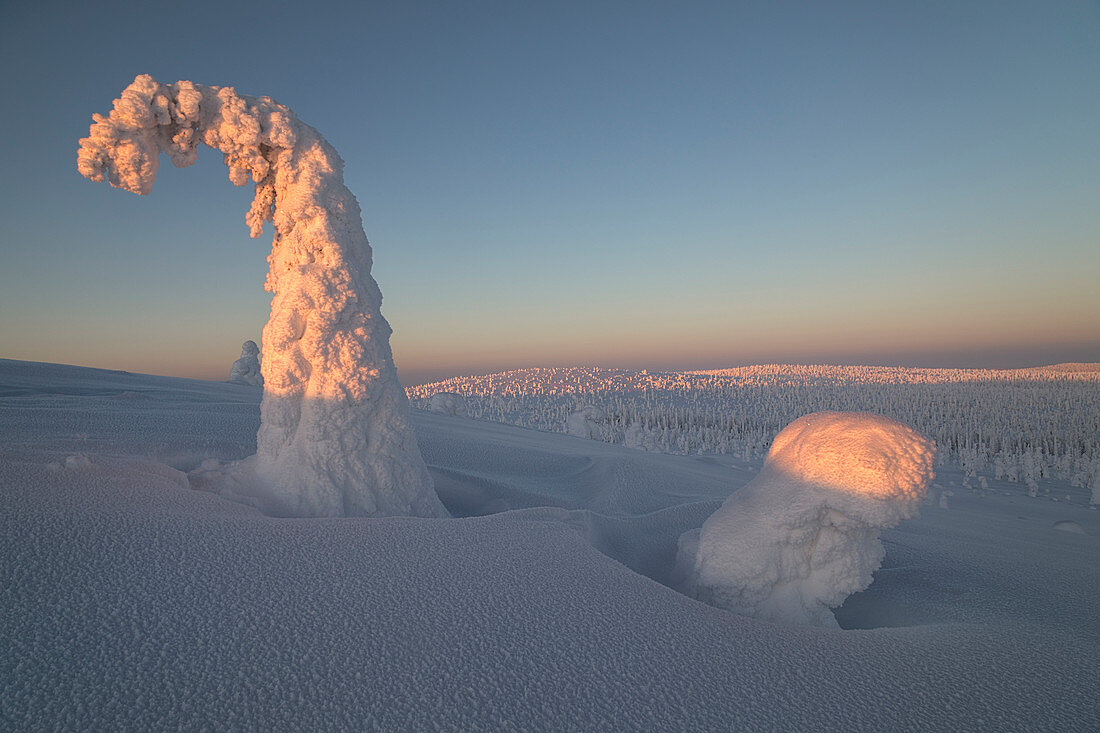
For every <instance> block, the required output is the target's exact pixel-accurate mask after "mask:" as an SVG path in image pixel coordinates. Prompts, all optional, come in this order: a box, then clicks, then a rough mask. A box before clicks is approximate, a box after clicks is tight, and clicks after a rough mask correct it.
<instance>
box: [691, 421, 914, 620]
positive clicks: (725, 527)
mask: <svg viewBox="0 0 1100 733" xmlns="http://www.w3.org/2000/svg"><path fill="white" fill-rule="evenodd" d="M934 458H935V445H934V444H933V442H932V441H931V440H929V439H928V438H926V437H924V436H923V435H921V434H920V433H918V432H916V431H915V430H913V429H912V428H909V427H907V426H906V425H903V424H901V423H899V422H896V421H894V420H890V419H889V418H885V417H881V416H878V415H872V414H868V413H844V412H818V413H813V414H810V415H805V416H803V417H801V418H799V419H797V420H795V421H794V422H792V423H791V424H790V425H788V426H787V427H786V428H784V429H783V430H782V431H781V432H780V433H779V435H777V436H776V438H775V440H774V441H773V443H772V447H771V450H770V451H769V453H768V457H767V459H766V461H765V463H764V467H763V469H762V470H761V471H760V474H759V475H758V476H757V477H756V478H755V479H753V480H752V481H751V482H750V483H749V484H748V485H747V486H745V487H744V488H743V489H741V490H740V491H737V492H736V493H734V494H733V495H732V496H730V498H729V499H727V500H726V502H725V503H724V504H722V506H721V508H720V509H719V510H718V511H716V512H715V513H714V514H712V515H711V516H710V518H708V519H707V520H706V522H704V524H703V526H702V529H700V530H693V531H690V532H687V533H685V534H684V535H683V537H681V541H680V563H681V567H682V569H683V571H685V572H686V575H687V577H686V583H685V588H686V590H687V591H688V593H689V595H692V596H694V597H696V598H698V599H699V600H702V601H705V602H707V603H709V604H711V605H714V606H718V607H721V608H725V609H728V610H731V611H734V612H736V613H739V614H742V615H745V616H752V617H754V618H759V619H764V620H768V621H775V622H780V623H787V624H801V625H812V626H829V627H836V626H837V622H836V619H835V618H834V617H833V614H832V612H831V610H830V609H832V608H835V607H837V606H839V605H841V604H842V603H843V602H844V600H845V599H846V598H847V597H848V596H849V595H850V594H852V593H854V592H856V591H859V590H863V589H864V588H866V587H867V586H868V585H870V583H871V574H872V573H873V572H874V571H875V570H877V569H878V568H879V566H880V564H881V562H882V558H883V556H884V555H885V551H884V549H883V547H882V543H881V542H880V541H879V539H878V537H879V531H880V530H881V529H884V528H888V527H893V526H894V525H896V524H897V523H898V522H899V521H901V520H902V519H908V518H910V517H913V516H915V515H916V514H917V511H918V508H919V505H920V503H921V501H922V500H923V498H924V495H925V489H926V487H927V485H928V482H929V481H930V480H931V479H932V477H933V471H932V465H933V460H934Z"/></svg>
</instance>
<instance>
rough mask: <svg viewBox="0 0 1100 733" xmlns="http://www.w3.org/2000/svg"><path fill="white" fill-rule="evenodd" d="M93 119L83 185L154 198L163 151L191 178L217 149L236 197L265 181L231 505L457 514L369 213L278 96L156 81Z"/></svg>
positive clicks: (229, 485)
mask: <svg viewBox="0 0 1100 733" xmlns="http://www.w3.org/2000/svg"><path fill="white" fill-rule="evenodd" d="M93 120H94V123H93V124H92V126H91V133H90V135H89V137H86V138H84V139H82V140H81V141H80V151H79V155H78V165H79V169H80V172H81V174H83V175H84V176H86V177H88V178H90V179H92V180H93V181H103V180H106V181H108V182H109V183H110V184H111V185H112V186H117V187H120V188H124V189H126V190H127V191H131V192H133V193H137V194H147V193H149V192H150V191H151V190H152V187H153V181H154V179H155V178H156V173H157V166H158V155H159V154H160V153H167V154H168V156H169V157H170V158H171V160H172V162H173V163H174V164H175V165H176V166H177V167H185V166H188V165H191V164H192V163H193V162H194V161H195V158H196V147H197V146H198V144H199V143H203V144H205V145H208V146H210V147H211V148H214V149H216V150H219V151H221V152H222V153H223V155H224V157H225V163H226V165H227V166H228V167H229V179H230V180H231V181H232V182H233V183H234V184H235V185H238V186H242V185H244V184H245V183H247V182H248V180H249V179H251V180H252V181H253V182H254V183H255V185H256V195H255V199H254V200H253V202H252V207H251V210H250V211H249V212H248V216H247V217H246V221H247V223H248V226H249V228H250V230H251V234H252V236H253V237H258V236H259V235H260V234H261V232H262V230H263V225H264V222H265V221H271V222H273V224H274V228H275V239H274V242H273V243H272V247H271V254H270V255H269V256H268V264H269V266H270V270H269V272H268V275H267V282H266V284H265V287H266V289H267V290H269V291H270V292H272V293H273V294H274V297H273V299H272V302H271V317H270V320H268V322H267V325H266V326H265V327H264V329H263V355H264V359H263V366H262V373H263V378H264V388H265V389H264V396H263V402H262V405H261V417H260V430H259V433H258V435H257V453H256V455H255V456H253V457H252V458H250V459H247V460H246V461H243V462H241V463H240V464H237V465H235V466H233V467H232V468H231V469H230V470H228V471H227V473H226V476H225V481H224V483H223V485H222V487H221V489H222V491H223V493H226V494H233V495H236V496H243V498H245V499H247V500H249V501H251V502H253V503H255V504H256V505H257V506H259V507H260V508H261V509H262V510H263V511H265V512H268V513H272V514H278V515H284V516H345V515H419V516H444V515H445V514H446V512H445V510H444V509H443V506H442V504H440V502H439V499H438V497H437V496H436V495H435V492H434V490H433V486H432V480H431V477H430V476H429V474H428V471H427V468H426V466H425V465H424V460H423V458H421V456H420V450H419V448H418V447H417V444H416V440H415V438H414V436H413V433H412V427H411V425H410V418H409V409H408V401H407V399H406V397H405V392H404V390H403V389H402V388H401V385H400V384H399V383H398V381H397V375H396V370H395V368H394V364H393V356H392V353H391V351H390V345H389V337H390V333H391V330H390V326H389V324H388V323H386V320H385V319H384V318H383V317H382V314H381V312H380V310H379V308H380V305H381V302H382V294H381V292H380V291H379V289H378V285H377V283H375V281H374V278H372V277H371V274H370V270H371V249H370V245H369V244H368V243H367V237H366V235H365V234H364V232H363V225H362V219H361V215H360V211H359V204H358V202H357V201H356V200H355V197H354V196H353V195H352V193H351V192H350V191H349V190H348V189H347V188H346V187H345V186H344V182H343V174H342V169H343V161H342V160H341V159H340V156H339V155H337V153H336V151H335V150H334V149H333V148H332V146H331V145H329V144H328V142H327V141H325V139H324V138H323V137H321V135H320V134H319V133H318V132H317V131H316V130H314V129H313V128H312V127H310V126H309V125H306V124H304V123H302V122H300V121H299V120H298V118H297V116H296V115H295V114H294V112H293V111H291V110H290V109H289V108H288V107H285V106H284V105H281V104H279V103H278V102H275V101H274V100H272V99H270V98H268V97H258V98H253V97H248V96H244V95H241V94H238V93H237V92H236V90H234V89H233V88H232V87H214V86H203V85H200V84H194V83H192V82H189V81H180V82H177V83H175V84H160V83H158V82H157V81H156V80H155V79H153V78H152V77H151V76H147V75H142V76H139V77H137V78H136V79H134V82H133V83H132V84H131V85H130V86H128V87H127V88H126V89H125V90H123V92H122V96H121V97H120V98H119V99H116V100H115V101H114V108H113V109H112V111H111V113H110V114H109V115H108V116H106V117H104V116H102V115H98V114H97V115H93Z"/></svg>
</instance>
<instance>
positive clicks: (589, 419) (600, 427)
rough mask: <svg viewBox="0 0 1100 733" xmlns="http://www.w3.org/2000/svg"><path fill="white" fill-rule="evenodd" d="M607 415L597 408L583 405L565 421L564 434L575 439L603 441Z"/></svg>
mask: <svg viewBox="0 0 1100 733" xmlns="http://www.w3.org/2000/svg"><path fill="white" fill-rule="evenodd" d="M606 423H607V415H605V414H604V411H603V410H601V409H600V408H598V407H594V406H592V405H584V406H583V407H581V408H580V409H579V410H577V411H575V412H574V413H573V414H571V415H570V416H569V417H568V418H566V420H565V432H566V434H567V435H573V436H575V437H577V438H589V439H591V440H603V437H604V435H605V433H606Z"/></svg>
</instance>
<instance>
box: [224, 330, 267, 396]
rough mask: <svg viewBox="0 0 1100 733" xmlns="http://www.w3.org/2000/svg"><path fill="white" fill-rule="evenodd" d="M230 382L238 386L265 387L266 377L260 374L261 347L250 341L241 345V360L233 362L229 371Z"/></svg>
mask: <svg viewBox="0 0 1100 733" xmlns="http://www.w3.org/2000/svg"><path fill="white" fill-rule="evenodd" d="M229 381H230V382H235V383H237V384H251V385H252V386H254V387H263V386H264V377H263V375H262V374H261V373H260V347H259V346H257V345H256V342H255V341H252V340H251V339H249V340H248V341H245V342H244V343H243V344H241V358H240V359H237V360H236V361H235V362H233V367H232V368H231V369H230V370H229Z"/></svg>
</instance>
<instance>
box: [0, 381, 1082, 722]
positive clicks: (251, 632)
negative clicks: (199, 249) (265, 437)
mask: <svg viewBox="0 0 1100 733" xmlns="http://www.w3.org/2000/svg"><path fill="white" fill-rule="evenodd" d="M258 425H259V392H258V390H257V389H256V388H254V387H250V386H246V385H238V384H230V383H213V382H201V381H192V380H183V379H170V378H166V377H152V376H145V375H135V374H128V373H125V372H108V371H102V370H94V369H83V368H77V367H68V366H60V365H44V364H32V363H26V362H16V361H7V360H0V501H2V502H3V511H2V512H0V538H2V547H3V552H2V553H0V594H2V595H0V599H2V600H0V634H2V638H0V728H3V729H12V730H23V729H69V730H87V729H99V730H157V729H164V728H172V729H175V728H186V729H257V730H271V729H280V730H290V729H323V728H338V727H344V728H348V729H385V730H402V729H413V730H423V729H445V730H577V729H584V730H604V729H625V730H646V731H651V730H701V729H707V730H745V729H774V730H838V729H842V730H874V731H886V730H890V731H894V730H951V731H957V730H990V731H1006V730H1019V731H1033V730H1081V731H1094V730H1098V729H1100V705H1098V704H1097V690H1100V635H1098V633H1097V630H1098V629H1100V512H1098V511H1095V510H1093V509H1090V508H1089V507H1088V500H1089V492H1088V490H1087V489H1086V488H1085V487H1080V486H1077V487H1075V486H1071V485H1070V482H1068V481H1062V480H1058V479H1054V478H1041V479H1040V480H1039V481H1038V485H1039V492H1038V493H1039V495H1038V496H1036V497H1031V496H1028V495H1027V494H1028V487H1027V486H1025V485H1024V484H1022V483H1018V482H1011V481H1004V480H997V479H995V478H993V479H990V478H987V477H984V476H983V477H982V478H985V481H986V486H987V488H983V487H981V486H980V484H978V482H976V481H974V480H969V481H968V480H967V479H966V478H965V476H964V473H963V471H962V469H961V468H957V467H954V466H940V467H938V468H937V473H938V475H937V478H936V479H935V484H934V485H933V487H932V488H931V489H930V492H929V499H928V501H927V502H926V503H925V505H924V506H923V507H922V509H921V516H920V518H918V519H913V520H909V521H905V522H903V523H902V524H900V525H899V526H897V527H896V528H894V529H890V530H886V531H885V532H884V533H883V535H882V539H883V543H884V545H885V548H886V557H885V560H884V563H883V567H882V568H881V569H880V570H879V571H878V572H877V573H875V580H874V582H873V584H872V585H871V586H870V587H869V588H868V589H867V590H866V591H864V592H863V593H860V594H857V595H855V596H852V597H851V598H849V600H848V601H847V603H845V605H844V606H842V607H841V608H840V609H838V610H837V612H836V617H837V620H838V621H839V624H840V627H841V628H840V629H828V628H812V627H795V626H783V625H776V624H771V623H767V622H762V621H757V620H753V619H749V618H745V617H742V616H737V615H734V614H732V613H729V612H727V611H723V610H720V609H717V608H713V607H710V606H707V605H704V604H702V603H699V602H697V601H694V600H692V599H690V598H688V597H686V596H684V595H681V594H680V593H677V592H676V591H674V590H672V589H671V588H669V587H668V586H666V585H665V583H666V582H669V581H670V577H671V574H672V572H673V569H674V563H675V555H676V543H677V539H678V538H679V536H680V535H681V534H682V533H684V532H685V531H688V530H690V529H693V528H697V527H700V526H701V525H702V523H703V521H704V520H705V519H706V518H707V517H708V516H709V515H710V514H712V513H713V512H714V511H715V510H716V509H717V508H718V506H719V505H720V504H721V503H722V501H723V500H725V499H726V498H727V496H728V495H729V494H730V493H731V492H733V491H735V490H737V489H738V488H740V487H742V486H744V485H745V484H747V483H748V482H749V481H750V480H751V479H752V478H753V477H754V476H755V475H756V473H757V471H758V470H759V468H760V461H759V460H758V459H752V460H748V461H745V460H743V456H735V455H702V456H685V455H665V454H659V453H652V452H641V451H637V450H631V449H629V448H625V447H622V446H618V445H610V444H605V443H602V442H597V441H593V440H585V439H581V438H576V437H571V436H567V435H560V434H553V433H546V432H538V431H534V430H528V429H522V428H518V427H514V426H508V425H503V424H496V423H490V422H484V421H480V420H476V419H472V418H467V417H459V416H452V415H442V414H436V413H428V412H418V411H417V412H414V416H413V425H414V427H415V430H416V434H417V438H418V440H419V442H420V447H421V451H422V453H423V455H424V458H425V460H426V462H427V463H428V465H429V467H430V471H431V474H432V476H433V478H434V480H435V484H436V487H437V490H438V492H439V494H440V497H441V498H442V500H443V502H444V504H445V505H446V507H447V508H448V510H449V511H450V512H451V513H452V514H453V515H454V516H455V517H456V518H453V519H412V518H380V519H378V518H374V519H350V518H349V519H276V518H271V517H266V516H263V515H261V514H259V513H258V512H256V511H255V510H254V509H252V508H250V507H247V506H244V505H240V504H234V503H231V502H229V501H226V500H225V499H223V498H221V497H219V496H217V495H214V494H211V493H204V492H202V491H196V490H194V489H192V488H190V487H189V484H188V480H187V476H186V473H185V472H186V471H190V470H193V469H195V468H197V467H198V466H199V465H200V464H201V463H202V462H203V461H204V460H206V459H210V458H216V459H219V460H232V459H239V458H243V457H245V456H248V455H250V454H251V453H253V452H254V451H255V449H256V446H255V435H256V430H257V427H258ZM964 481H966V482H968V483H972V484H974V486H973V487H972V488H967V487H966V486H964Z"/></svg>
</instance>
